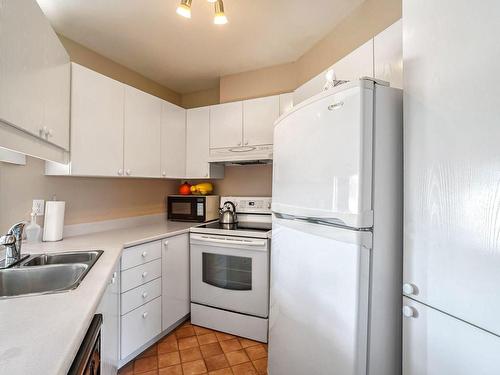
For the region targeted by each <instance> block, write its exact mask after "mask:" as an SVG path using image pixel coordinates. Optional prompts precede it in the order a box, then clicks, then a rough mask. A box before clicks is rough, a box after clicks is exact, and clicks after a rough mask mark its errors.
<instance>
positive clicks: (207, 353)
mask: <svg viewBox="0 0 500 375" xmlns="http://www.w3.org/2000/svg"><path fill="white" fill-rule="evenodd" d="M200 350H201V354H202V355H203V358H209V357H213V356H214V355H218V354H222V353H223V351H222V348H221V347H220V344H219V343H218V342H214V343H212V344H207V345H201V346H200Z"/></svg>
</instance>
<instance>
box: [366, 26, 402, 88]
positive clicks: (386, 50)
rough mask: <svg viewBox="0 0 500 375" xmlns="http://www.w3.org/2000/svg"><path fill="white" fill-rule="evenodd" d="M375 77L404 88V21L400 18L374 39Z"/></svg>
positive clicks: (392, 85)
mask: <svg viewBox="0 0 500 375" xmlns="http://www.w3.org/2000/svg"><path fill="white" fill-rule="evenodd" d="M373 43H374V44H373V52H374V59H373V61H374V68H375V78H378V79H381V80H384V81H387V82H390V84H391V87H397V88H400V89H401V88H403V22H402V20H399V21H397V22H395V23H393V24H392V25H391V26H389V27H388V28H387V29H385V30H384V31H382V32H381V33H380V34H378V35H377V36H375V38H374V39H373Z"/></svg>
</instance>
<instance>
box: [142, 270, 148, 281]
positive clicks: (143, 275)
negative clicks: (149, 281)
mask: <svg viewBox="0 0 500 375" xmlns="http://www.w3.org/2000/svg"><path fill="white" fill-rule="evenodd" d="M147 275H148V273H147V272H146V271H144V272H143V273H142V278H143V279H144V278H146V276H147Z"/></svg>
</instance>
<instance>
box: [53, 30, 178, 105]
mask: <svg viewBox="0 0 500 375" xmlns="http://www.w3.org/2000/svg"><path fill="white" fill-rule="evenodd" d="M58 36H59V39H60V40H61V43H62V44H63V46H64V48H66V51H68V54H69V56H70V58H71V61H74V62H76V63H78V64H80V65H83V66H86V67H87V68H89V69H92V70H95V71H96V72H99V73H101V74H104V75H105V76H108V77H111V78H113V79H115V80H117V81H120V82H123V83H125V84H127V85H130V86H133V87H135V88H137V89H139V90H142V91H145V92H147V93H150V94H151V95H155V96H157V97H159V98H162V99H165V100H167V101H169V102H171V103H175V104H177V105H181V95H180V94H178V93H177V92H175V91H173V90H170V89H169V88H167V87H165V86H162V85H160V84H158V83H156V82H154V81H152V80H150V79H149V78H146V77H144V76H142V75H140V74H139V73H136V72H134V71H133V70H130V69H129V68H127V67H125V66H123V65H120V64H118V63H116V62H114V61H112V60H110V59H108V58H107V57H104V56H102V55H100V54H98V53H96V52H94V51H92V50H90V49H88V48H87V47H84V46H82V45H81V44H78V43H76V42H74V41H73V40H71V39H68V38H66V37H65V36H63V35H58Z"/></svg>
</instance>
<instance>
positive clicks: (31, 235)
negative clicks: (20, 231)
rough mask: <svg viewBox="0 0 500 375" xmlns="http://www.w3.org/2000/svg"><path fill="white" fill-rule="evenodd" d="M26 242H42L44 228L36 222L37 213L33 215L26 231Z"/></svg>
mask: <svg viewBox="0 0 500 375" xmlns="http://www.w3.org/2000/svg"><path fill="white" fill-rule="evenodd" d="M24 231H25V233H26V240H27V242H30V243H38V242H42V227H40V225H38V224H37V222H36V213H34V212H32V213H31V222H30V223H29V224H28V225H27V226H26V228H25V229H24Z"/></svg>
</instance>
